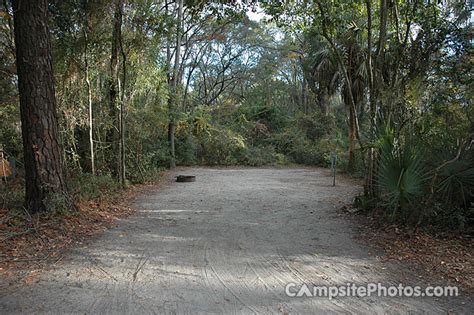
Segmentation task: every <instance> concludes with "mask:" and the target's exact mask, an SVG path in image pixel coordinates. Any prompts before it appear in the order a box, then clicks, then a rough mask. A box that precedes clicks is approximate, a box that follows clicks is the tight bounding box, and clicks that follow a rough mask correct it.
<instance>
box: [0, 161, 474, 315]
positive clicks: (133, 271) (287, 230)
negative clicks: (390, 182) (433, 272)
mask: <svg viewBox="0 0 474 315" xmlns="http://www.w3.org/2000/svg"><path fill="white" fill-rule="evenodd" d="M177 174H178V173H177ZM179 174H189V175H196V177H197V180H196V182H194V183H176V182H174V181H172V178H170V179H168V181H167V182H166V183H164V185H162V186H161V187H160V188H159V189H158V188H157V189H155V190H153V191H150V192H149V193H147V194H146V195H142V196H140V197H138V198H137V199H136V201H135V202H134V204H133V205H132V206H134V207H136V208H137V209H138V213H137V214H135V215H133V216H132V217H129V218H127V219H124V220H121V221H120V223H119V226H118V227H117V228H114V229H111V230H109V231H107V232H105V233H104V234H103V235H102V236H101V237H99V238H98V239H96V240H94V241H93V242H91V244H89V245H87V246H84V247H82V248H78V249H75V250H73V251H72V253H70V255H69V258H68V259H66V260H64V261H63V262H62V263H60V264H58V265H57V266H56V267H55V268H53V269H52V270H50V271H48V272H44V273H43V274H42V276H41V278H40V281H39V282H37V283H33V284H30V285H25V286H22V287H20V288H16V289H12V290H10V291H8V292H3V293H0V313H3V314H5V313H23V312H39V313H82V314H84V313H87V314H99V313H101V314H103V313H110V314H116V313H134V314H141V313H146V314H148V313H158V314H200V313H201V314H209V313H215V314H254V313H265V314H266V313H276V314H293V313H300V314H315V313H359V314H360V313H364V314H365V313H389V314H399V313H401V314H406V313H410V314H417V313H423V312H426V313H430V314H432V313H446V312H447V311H448V310H449V309H451V308H454V309H455V310H456V311H458V312H461V313H462V312H466V313H469V310H472V307H473V305H472V304H469V303H467V302H465V301H461V300H460V298H458V299H450V300H447V299H434V298H431V299H429V298H389V297H373V296H372V297H365V298H355V297H337V298H334V299H332V300H329V299H327V298H324V297H289V296H287V295H286V294H285V286H286V285H287V284H288V283H294V284H295V286H299V285H302V284H304V283H305V284H307V285H313V284H314V285H346V283H348V282H350V283H358V284H366V283H371V282H380V283H382V284H384V285H398V283H400V282H401V283H405V284H412V285H413V284H419V283H418V282H417V277H416V275H415V274H413V272H411V271H410V269H409V268H406V266H404V265H400V264H392V263H387V262H385V263H382V262H381V261H380V260H379V259H377V255H376V253H374V250H373V249H370V248H368V247H365V246H363V245H361V244H359V243H357V242H355V241H354V239H353V237H354V235H355V232H354V228H353V226H352V225H351V223H350V222H349V219H348V218H347V217H345V216H341V215H340V211H338V209H339V208H340V207H341V206H342V205H344V204H347V203H349V202H350V201H351V199H352V197H353V196H354V195H355V194H356V193H358V190H359V188H358V187H357V186H356V185H354V183H353V182H351V181H349V180H342V179H340V180H339V181H338V184H337V186H336V187H332V186H331V184H332V181H331V178H330V177H329V171H328V170H325V169H309V168H301V169H271V168H262V169H256V168H250V169H245V168H244V169H209V168H193V169H185V170H181V172H179Z"/></svg>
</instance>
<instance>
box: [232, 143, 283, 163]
mask: <svg viewBox="0 0 474 315" xmlns="http://www.w3.org/2000/svg"><path fill="white" fill-rule="evenodd" d="M239 162H240V163H241V164H244V165H249V166H263V165H273V164H275V163H276V162H277V156H276V153H275V148H274V147H272V146H266V147H250V148H248V149H247V150H246V151H245V154H244V156H243V158H242V160H240V161H239Z"/></svg>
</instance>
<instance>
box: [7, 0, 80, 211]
mask: <svg viewBox="0 0 474 315" xmlns="http://www.w3.org/2000/svg"><path fill="white" fill-rule="evenodd" d="M13 11H14V26H15V44H16V60H17V74H18V89H19V94H20V113H21V129H22V138H23V150H24V159H25V160H24V164H25V183H26V198H25V199H26V200H25V201H26V207H27V209H28V210H29V211H32V212H38V211H54V210H66V209H57V206H61V207H68V208H69V209H70V210H72V209H73V208H74V207H73V204H72V201H71V198H70V197H69V195H68V192H67V187H66V182H65V176H64V169H63V161H62V155H61V148H60V143H59V133H58V119H57V114H56V98H55V93H54V76H53V66H52V56H51V50H52V49H51V39H50V34H49V29H48V1H47V0H35V1H20V0H14V1H13ZM71 208H72V209H71Z"/></svg>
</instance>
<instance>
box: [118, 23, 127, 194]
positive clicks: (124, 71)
mask: <svg viewBox="0 0 474 315" xmlns="http://www.w3.org/2000/svg"><path fill="white" fill-rule="evenodd" d="M119 44H120V53H121V56H122V84H121V86H120V87H121V88H120V91H121V93H120V112H119V138H120V142H119V154H120V159H119V163H120V165H119V170H120V175H119V178H120V183H121V184H122V187H125V180H126V176H125V120H124V116H125V86H126V83H127V56H126V55H125V50H124V49H123V42H122V32H120V36H119Z"/></svg>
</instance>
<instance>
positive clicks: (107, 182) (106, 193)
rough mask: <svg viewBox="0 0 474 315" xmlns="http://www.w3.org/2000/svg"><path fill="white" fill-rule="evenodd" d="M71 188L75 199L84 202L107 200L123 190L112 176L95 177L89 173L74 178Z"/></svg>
mask: <svg viewBox="0 0 474 315" xmlns="http://www.w3.org/2000/svg"><path fill="white" fill-rule="evenodd" d="M69 187H70V189H71V192H72V195H73V196H74V198H76V199H77V200H82V201H90V200H95V199H100V198H105V199H107V198H110V197H112V196H113V195H114V194H116V193H117V192H119V191H120V189H121V187H120V185H119V183H118V182H117V181H116V180H115V179H113V178H112V177H110V176H93V175H92V174H87V173H85V174H80V175H78V176H75V177H73V178H72V179H71V180H70V182H69Z"/></svg>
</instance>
